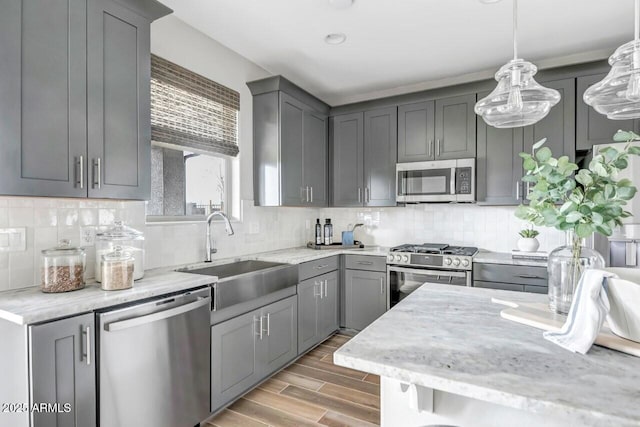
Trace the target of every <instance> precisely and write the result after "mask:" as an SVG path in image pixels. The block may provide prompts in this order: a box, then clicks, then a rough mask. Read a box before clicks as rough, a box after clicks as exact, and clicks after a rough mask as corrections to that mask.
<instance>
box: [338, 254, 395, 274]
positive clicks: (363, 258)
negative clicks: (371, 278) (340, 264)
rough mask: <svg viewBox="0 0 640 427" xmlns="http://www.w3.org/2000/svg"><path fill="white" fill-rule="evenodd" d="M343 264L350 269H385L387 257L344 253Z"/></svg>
mask: <svg viewBox="0 0 640 427" xmlns="http://www.w3.org/2000/svg"><path fill="white" fill-rule="evenodd" d="M345 258H346V262H345V266H346V267H347V268H348V269H352V270H367V271H387V259H386V257H382V256H375V255H345Z"/></svg>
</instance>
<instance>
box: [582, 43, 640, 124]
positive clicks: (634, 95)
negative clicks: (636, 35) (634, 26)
mask: <svg viewBox="0 0 640 427" xmlns="http://www.w3.org/2000/svg"><path fill="white" fill-rule="evenodd" d="M609 65H611V70H610V71H609V74H607V76H606V77H605V78H604V79H602V80H601V81H599V82H598V83H596V84H594V85H593V86H591V87H590V88H589V89H587V90H586V91H585V93H584V102H585V103H587V104H588V105H591V106H592V107H593V108H594V109H595V110H596V111H597V112H598V113H600V114H604V115H606V116H607V117H608V118H609V119H612V120H627V119H636V118H640V41H639V40H632V41H630V42H628V43H625V44H623V45H622V46H620V47H619V48H618V49H616V51H615V52H614V53H613V55H611V57H609Z"/></svg>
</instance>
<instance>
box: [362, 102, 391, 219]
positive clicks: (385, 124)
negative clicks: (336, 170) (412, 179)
mask: <svg viewBox="0 0 640 427" xmlns="http://www.w3.org/2000/svg"><path fill="white" fill-rule="evenodd" d="M397 151H398V110H397V108H396V107H389V108H383V109H379V110H372V111H366V112H365V113H364V185H365V187H364V205H365V206H396V191H395V184H396V159H397Z"/></svg>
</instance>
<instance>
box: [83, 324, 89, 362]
mask: <svg viewBox="0 0 640 427" xmlns="http://www.w3.org/2000/svg"><path fill="white" fill-rule="evenodd" d="M82 335H84V353H82V356H83V358H84V360H86V361H87V365H91V326H87V327H85V328H84V329H83V330H82Z"/></svg>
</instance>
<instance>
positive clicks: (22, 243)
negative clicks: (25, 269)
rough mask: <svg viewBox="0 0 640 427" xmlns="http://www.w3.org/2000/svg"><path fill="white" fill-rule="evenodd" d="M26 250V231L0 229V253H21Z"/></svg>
mask: <svg viewBox="0 0 640 427" xmlns="http://www.w3.org/2000/svg"><path fill="white" fill-rule="evenodd" d="M26 250H27V229H26V228H25V227H21V228H0V252H23V251H26Z"/></svg>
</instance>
